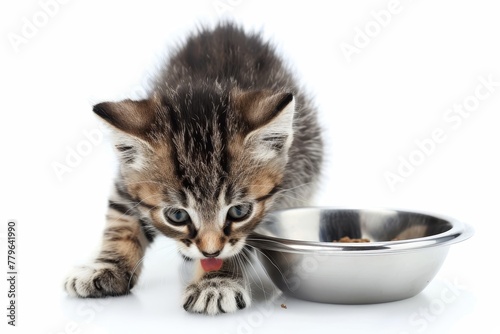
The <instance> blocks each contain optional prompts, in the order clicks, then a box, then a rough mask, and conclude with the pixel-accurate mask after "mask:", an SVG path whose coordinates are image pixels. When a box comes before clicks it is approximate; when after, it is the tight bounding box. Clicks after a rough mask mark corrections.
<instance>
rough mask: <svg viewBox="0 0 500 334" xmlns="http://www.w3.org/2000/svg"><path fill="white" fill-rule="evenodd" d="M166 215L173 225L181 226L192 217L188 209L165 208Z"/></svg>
mask: <svg viewBox="0 0 500 334" xmlns="http://www.w3.org/2000/svg"><path fill="white" fill-rule="evenodd" d="M165 217H167V219H168V221H169V222H170V223H171V224H172V225H176V226H181V225H185V224H187V223H188V222H189V220H190V219H191V218H190V217H189V214H188V213H187V212H186V210H183V209H173V208H172V209H167V210H165Z"/></svg>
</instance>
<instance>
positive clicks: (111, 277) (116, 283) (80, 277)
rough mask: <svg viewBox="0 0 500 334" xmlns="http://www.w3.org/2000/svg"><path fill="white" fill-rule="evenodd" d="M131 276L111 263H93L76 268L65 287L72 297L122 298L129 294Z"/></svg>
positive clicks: (67, 279)
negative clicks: (121, 296)
mask: <svg viewBox="0 0 500 334" xmlns="http://www.w3.org/2000/svg"><path fill="white" fill-rule="evenodd" d="M129 283H131V284H132V283H133V282H130V274H129V273H128V272H126V271H123V270H121V269H120V268H119V267H118V266H116V265H113V264H109V263H92V264H91V265H89V266H84V267H79V268H75V269H74V270H73V272H72V273H71V274H70V275H69V276H68V277H67V278H66V281H65V283H64V287H65V289H66V291H67V292H68V294H69V295H70V296H74V297H81V298H98V297H105V296H120V295H124V294H126V293H128V292H129V289H130V288H129Z"/></svg>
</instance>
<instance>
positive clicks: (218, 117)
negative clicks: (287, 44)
mask: <svg viewBox="0 0 500 334" xmlns="http://www.w3.org/2000/svg"><path fill="white" fill-rule="evenodd" d="M93 110H94V112H95V113H96V114H97V115H98V116H100V117H101V118H102V119H103V120H104V121H105V122H107V123H108V124H109V125H110V126H111V128H112V129H113V133H114V141H115V143H114V144H115V146H116V151H117V154H118V156H119V158H120V169H119V173H118V177H117V179H116V182H115V186H114V189H113V192H112V194H111V196H110V199H109V208H108V212H107V216H106V218H107V222H106V228H105V231H104V236H103V242H102V247H101V251H100V254H99V255H98V256H97V258H96V259H95V260H94V261H93V263H91V264H89V265H87V266H85V267H81V268H78V269H77V270H76V271H74V272H73V273H72V274H71V275H70V276H69V277H68V278H67V280H66V283H65V288H66V291H67V292H68V293H69V294H70V295H73V296H78V297H104V296H118V295H123V294H127V293H129V291H130V289H131V288H132V287H133V286H134V284H135V283H136V282H137V279H138V277H139V274H140V271H141V262H142V261H140V260H141V259H142V257H143V256H144V254H145V251H146V248H147V247H148V245H149V244H150V243H151V242H153V240H154V239H155V237H156V236H158V235H165V236H167V237H170V238H174V239H175V240H177V242H178V248H179V251H180V253H181V254H182V255H183V256H184V257H186V258H189V259H193V260H194V261H195V264H196V266H197V271H196V274H195V277H194V278H193V281H192V283H191V284H190V285H189V286H188V287H187V288H186V290H185V294H184V297H183V306H184V309H186V310H187V311H189V312H197V313H205V314H218V313H226V312H233V311H236V310H238V309H242V308H244V307H247V306H249V305H250V303H251V298H250V291H249V288H248V286H247V283H246V280H245V279H244V277H243V272H242V269H241V266H240V265H238V264H239V263H240V264H241V263H242V262H241V259H245V258H246V255H247V254H244V253H243V252H242V250H244V247H245V240H246V237H247V236H248V235H249V233H250V232H251V231H252V230H253V229H254V228H255V227H256V225H257V224H259V222H260V221H261V220H262V219H263V217H264V216H265V215H266V213H268V212H269V211H270V210H273V209H280V208H287V207H292V206H301V205H304V204H306V203H307V202H308V201H309V199H310V198H311V196H312V195H313V192H314V189H315V186H316V183H317V181H318V176H319V173H320V167H321V162H322V157H323V150H322V140H321V133H320V128H319V126H318V121H317V118H316V111H315V109H314V108H313V107H312V106H311V102H310V100H309V99H308V98H307V97H306V96H305V95H304V93H303V91H302V90H301V89H300V87H299V85H298V84H297V82H296V81H295V80H294V78H293V77H292V75H291V73H290V71H289V70H288V68H287V67H286V66H285V65H284V64H283V62H282V61H281V60H280V59H279V58H278V56H277V55H276V54H275V52H274V50H273V48H272V46H271V45H270V44H269V43H267V42H264V41H263V40H262V38H261V37H260V36H259V35H257V34H247V33H245V32H244V31H243V30H242V29H241V28H238V27H236V26H234V25H233V24H229V23H226V24H221V25H219V26H217V27H216V28H215V29H212V30H210V29H201V30H200V31H198V33H197V34H194V35H192V36H190V37H189V38H188V39H187V41H186V42H185V45H184V46H183V47H182V48H180V49H178V50H177V51H176V52H175V53H174V55H173V56H172V57H171V59H170V60H169V62H168V63H167V64H166V66H165V67H164V69H163V70H162V71H161V73H160V74H159V76H158V79H157V82H156V84H155V86H154V89H153V90H152V92H151V94H150V97H149V98H148V99H145V100H141V101H132V100H124V101H121V102H104V103H99V104H97V105H95V106H94V109H93ZM238 258H239V259H238Z"/></svg>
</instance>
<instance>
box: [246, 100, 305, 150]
mask: <svg viewBox="0 0 500 334" xmlns="http://www.w3.org/2000/svg"><path fill="white" fill-rule="evenodd" d="M236 99H237V108H238V109H240V112H242V114H243V116H244V119H245V121H246V123H247V125H248V126H249V127H250V129H251V131H250V132H249V133H248V134H247V136H246V137H245V141H244V144H245V145H246V146H252V148H253V149H252V151H253V152H254V157H256V158H257V159H258V160H268V159H270V158H273V157H275V156H277V155H279V154H281V153H286V152H288V149H289V148H290V145H291V144H292V140H293V117H294V113H295V99H294V97H293V94H291V93H271V92H269V91H256V92H255V91H254V92H245V93H239V94H238V96H237V98H236Z"/></svg>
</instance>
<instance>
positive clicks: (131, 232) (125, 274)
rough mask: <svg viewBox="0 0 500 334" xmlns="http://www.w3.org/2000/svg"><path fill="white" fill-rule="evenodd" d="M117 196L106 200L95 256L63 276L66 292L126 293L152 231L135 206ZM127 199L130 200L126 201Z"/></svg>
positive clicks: (87, 294) (93, 294) (84, 294)
mask: <svg viewBox="0 0 500 334" xmlns="http://www.w3.org/2000/svg"><path fill="white" fill-rule="evenodd" d="M119 199H120V198H119V197H117V196H116V195H114V196H112V199H111V200H110V201H109V208H108V214H107V216H106V217H107V222H106V229H105V230H104V235H103V241H102V246H101V250H100V253H99V255H98V256H97V258H96V259H95V260H94V261H93V262H92V263H90V264H89V265H86V266H83V267H79V268H76V269H75V270H74V271H73V272H72V273H71V274H70V275H69V276H68V278H67V279H66V282H65V289H66V291H67V292H68V294H70V295H72V296H77V297H82V298H86V297H91V298H92V297H105V296H119V295H123V294H127V293H129V291H130V289H131V288H132V287H133V286H134V284H135V283H136V282H137V279H138V277H139V273H140V271H141V264H140V263H141V261H140V260H141V259H142V257H143V256H144V253H145V250H146V247H147V246H148V245H149V243H150V242H151V241H152V240H153V235H152V234H150V233H148V231H147V230H146V225H147V224H146V222H145V221H144V220H142V219H140V218H139V215H138V212H137V211H136V209H135V208H134V207H132V206H130V204H125V203H127V202H126V201H123V200H122V202H121V203H120V201H119ZM128 203H130V202H128Z"/></svg>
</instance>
